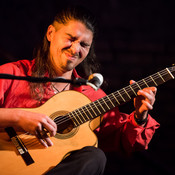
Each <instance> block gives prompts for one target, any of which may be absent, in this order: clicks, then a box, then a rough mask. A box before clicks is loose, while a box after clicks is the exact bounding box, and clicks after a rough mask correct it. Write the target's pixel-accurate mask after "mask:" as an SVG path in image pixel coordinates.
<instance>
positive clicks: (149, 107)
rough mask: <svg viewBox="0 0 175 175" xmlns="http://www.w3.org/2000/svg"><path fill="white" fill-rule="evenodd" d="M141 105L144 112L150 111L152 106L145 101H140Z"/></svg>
mask: <svg viewBox="0 0 175 175" xmlns="http://www.w3.org/2000/svg"><path fill="white" fill-rule="evenodd" d="M142 104H143V105H144V108H145V110H152V109H153V106H152V105H151V104H150V103H149V102H148V101H146V100H142Z"/></svg>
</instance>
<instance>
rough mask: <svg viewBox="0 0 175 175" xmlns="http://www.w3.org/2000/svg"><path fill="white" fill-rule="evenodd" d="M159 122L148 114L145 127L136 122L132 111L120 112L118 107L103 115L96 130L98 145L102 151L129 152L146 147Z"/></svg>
mask: <svg viewBox="0 0 175 175" xmlns="http://www.w3.org/2000/svg"><path fill="white" fill-rule="evenodd" d="M158 127H159V124H158V123H157V122H156V121H155V120H154V119H153V118H152V117H151V116H150V115H149V116H148V121H147V124H146V126H145V127H141V126H139V125H137V124H136V122H135V120H134V113H131V114H130V115H128V114H124V113H120V112H119V110H118V108H115V109H113V110H111V111H110V112H108V113H106V114H105V115H104V118H103V121H102V124H101V126H100V127H99V128H98V129H97V130H96V134H97V136H98V138H99V147H101V148H102V149H103V150H104V151H106V152H109V151H117V152H123V151H124V152H125V153H128V154H130V153H131V152H133V151H135V150H143V149H148V144H149V142H150V141H151V139H152V137H153V135H154V133H155V130H156V129H157V128H158Z"/></svg>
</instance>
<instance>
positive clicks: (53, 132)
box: [42, 122, 56, 137]
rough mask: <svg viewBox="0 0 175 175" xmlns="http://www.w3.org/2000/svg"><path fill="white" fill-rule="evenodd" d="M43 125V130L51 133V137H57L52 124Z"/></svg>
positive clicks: (45, 123)
mask: <svg viewBox="0 0 175 175" xmlns="http://www.w3.org/2000/svg"><path fill="white" fill-rule="evenodd" d="M42 125H43V128H45V130H46V131H48V132H49V133H50V136H51V137H52V136H55V135H56V129H55V127H53V126H52V125H51V124H49V123H48V122H44V123H42Z"/></svg>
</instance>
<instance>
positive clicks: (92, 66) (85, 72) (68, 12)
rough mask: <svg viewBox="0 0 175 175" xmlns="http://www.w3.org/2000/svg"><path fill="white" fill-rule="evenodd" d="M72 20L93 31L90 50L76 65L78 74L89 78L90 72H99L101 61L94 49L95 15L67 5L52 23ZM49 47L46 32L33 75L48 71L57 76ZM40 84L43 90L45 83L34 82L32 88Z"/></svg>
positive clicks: (37, 55) (38, 75) (37, 51)
mask: <svg viewBox="0 0 175 175" xmlns="http://www.w3.org/2000/svg"><path fill="white" fill-rule="evenodd" d="M70 20H77V21H80V22H82V23H83V24H84V25H85V26H86V27H87V28H88V29H89V30H91V31H92V33H93V42H92V45H91V48H90V51H89V53H88V55H87V57H86V59H84V61H83V62H82V63H81V64H80V65H78V66H77V67H76V70H77V72H78V74H79V75H80V76H82V77H84V78H87V77H88V76H89V75H90V74H92V73H94V72H99V67H100V66H99V63H98V62H97V60H96V55H95V51H94V38H95V36H96V21H95V18H94V16H93V15H92V14H91V13H90V12H89V11H88V10H87V9H85V8H84V7H80V6H79V7H77V6H76V7H73V6H72V7H67V8H64V9H63V10H60V11H59V12H58V13H57V14H56V16H55V17H54V20H53V21H52V23H51V24H53V23H54V22H57V23H59V24H67V23H68V22H69V21H70ZM49 47H50V43H49V41H48V40H47V37H46V33H45V35H44V38H43V40H42V42H41V44H40V46H39V47H38V48H37V49H36V50H35V52H34V57H35V65H34V67H33V69H32V76H35V77H43V76H44V75H45V74H46V72H47V73H48V76H49V77H54V76H56V73H55V71H54V69H53V68H52V67H53V66H52V63H51V62H50V59H49ZM37 86H39V89H40V91H42V86H43V84H39V85H38V84H32V86H31V88H32V89H33V90H34V89H35V88H36V87H37Z"/></svg>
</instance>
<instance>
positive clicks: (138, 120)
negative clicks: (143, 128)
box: [134, 113, 148, 125]
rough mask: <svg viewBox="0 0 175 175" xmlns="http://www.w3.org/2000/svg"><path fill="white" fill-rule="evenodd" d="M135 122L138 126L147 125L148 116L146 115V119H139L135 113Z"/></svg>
mask: <svg viewBox="0 0 175 175" xmlns="http://www.w3.org/2000/svg"><path fill="white" fill-rule="evenodd" d="M134 120H135V122H136V123H137V124H138V125H143V124H146V122H147V120H148V114H147V115H146V117H145V118H138V117H137V115H136V113H134Z"/></svg>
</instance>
